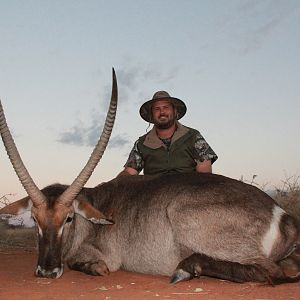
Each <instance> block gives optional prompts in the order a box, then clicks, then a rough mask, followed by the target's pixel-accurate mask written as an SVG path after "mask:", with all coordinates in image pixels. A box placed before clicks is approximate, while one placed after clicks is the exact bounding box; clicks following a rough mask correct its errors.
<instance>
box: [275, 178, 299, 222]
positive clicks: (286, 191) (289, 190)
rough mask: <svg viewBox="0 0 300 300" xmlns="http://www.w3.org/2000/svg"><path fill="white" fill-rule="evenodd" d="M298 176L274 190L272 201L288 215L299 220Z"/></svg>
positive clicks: (286, 180)
mask: <svg viewBox="0 0 300 300" xmlns="http://www.w3.org/2000/svg"><path fill="white" fill-rule="evenodd" d="M299 181H300V176H299V175H298V176H291V177H288V178H286V179H285V180H283V181H282V187H280V188H276V190H275V195H274V196H273V198H274V200H275V201H276V202H277V203H278V204H279V205H280V206H281V207H282V208H283V209H285V210H286V211H287V212H288V213H290V214H291V215H294V216H295V217H297V218H298V219H299V220H300V182H299Z"/></svg>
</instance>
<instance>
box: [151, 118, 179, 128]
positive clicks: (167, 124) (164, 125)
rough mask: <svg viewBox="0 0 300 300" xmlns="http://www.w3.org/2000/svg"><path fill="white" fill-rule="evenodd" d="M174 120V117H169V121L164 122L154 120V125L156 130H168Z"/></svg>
mask: <svg viewBox="0 0 300 300" xmlns="http://www.w3.org/2000/svg"><path fill="white" fill-rule="evenodd" d="M175 121H176V118H175V116H173V117H171V118H170V119H166V120H164V121H160V120H156V121H155V123H154V125H155V126H156V127H157V128H158V129H169V128H170V127H172V126H173V125H174V124H175Z"/></svg>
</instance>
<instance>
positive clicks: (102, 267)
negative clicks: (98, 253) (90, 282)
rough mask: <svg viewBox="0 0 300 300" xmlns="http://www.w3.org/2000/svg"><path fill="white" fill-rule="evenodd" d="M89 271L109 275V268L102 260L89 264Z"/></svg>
mask: <svg viewBox="0 0 300 300" xmlns="http://www.w3.org/2000/svg"><path fill="white" fill-rule="evenodd" d="M91 272H92V273H93V274H97V275H102V276H105V275H109V269H108V267H107V265H106V263H105V262H104V261H103V260H99V261H97V262H95V263H93V264H91Z"/></svg>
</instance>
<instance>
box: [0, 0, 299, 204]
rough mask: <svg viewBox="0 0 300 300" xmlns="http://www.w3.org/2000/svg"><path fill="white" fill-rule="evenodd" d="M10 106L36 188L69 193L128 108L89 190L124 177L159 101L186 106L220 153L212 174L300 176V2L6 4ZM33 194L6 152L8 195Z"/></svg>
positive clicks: (31, 0) (192, 123)
mask: <svg viewBox="0 0 300 300" xmlns="http://www.w3.org/2000/svg"><path fill="white" fill-rule="evenodd" d="M0 44H1V46H0V99H1V101H2V105H3V107H4V110H5V114H6V119H7V123H8V125H9V127H10V129H11V131H12V134H13V136H14V139H15V143H16V144H17V147H18V150H19V152H20V154H21V157H22V159H23V162H24V164H25V165H26V167H27V169H28V170H29V172H30V174H31V176H32V178H33V179H34V181H35V183H36V184H37V185H38V186H39V187H40V188H43V187H45V186H47V185H49V184H52V183H56V182H59V183H64V184H70V183H71V182H72V181H73V180H74V179H75V177H76V176H77V175H78V174H79V172H80V171H81V169H82V168H83V166H84V165H85V163H86V161H87V159H88V157H89V155H90V153H91V152H92V150H93V146H94V145H95V143H96V141H97V137H98V136H99V135H100V132H101V129H102V125H103V122H104V118H105V114H106V110H107V108H108V103H109V99H110V91H111V77H112V75H111V69H112V67H114V68H115V70H116V74H117V78H118V85H119V106H118V112H117V119H116V123H115V126H114V129H113V134H112V137H111V140H110V143H109V146H108V148H107V149H106V152H105V154H104V156H103V158H102V160H101V162H100V163H99V165H98V166H97V168H96V170H95V171H94V173H93V175H92V176H91V178H90V180H89V181H88V183H87V184H86V186H89V187H92V186H95V185H97V184H99V183H101V182H104V181H108V180H111V179H113V178H114V177H115V176H116V175H117V174H118V173H119V172H120V171H121V170H122V169H123V165H124V164H125V162H126V160H127V157H128V154H129V152H130V150H131V148H132V146H133V143H134V141H135V140H136V139H137V138H138V137H139V136H142V135H144V134H145V133H146V130H147V127H148V124H147V123H146V122H145V121H143V120H142V119H141V117H140V116H139V108H140V106H141V104H143V103H144V102H145V101H146V100H149V99H151V98H152V96H153V94H154V92H156V91H158V90H166V91H168V92H169V93H170V95H171V96H174V97H177V98H180V99H182V100H183V101H184V102H185V103H186V105H187V114H186V115H185V116H184V117H183V118H182V119H181V123H182V124H184V125H186V126H189V127H193V128H196V129H198V130H199V131H200V132H201V134H202V135H203V136H204V138H205V139H206V140H207V142H208V143H209V144H210V146H211V147H212V148H213V149H214V151H215V152H216V153H217V155H218V157H219V158H218V160H217V161H216V162H215V163H214V165H213V172H214V173H217V174H222V175H225V176H228V177H232V178H235V179H241V178H243V180H244V181H246V182H250V181H252V178H253V175H257V176H256V177H255V182H256V183H257V184H259V185H261V186H266V185H268V186H270V187H274V186H277V187H278V186H280V185H281V184H282V182H283V181H284V180H285V179H286V178H289V177H290V176H294V175H297V174H298V175H299V174H300V155H299V149H300V138H299V128H300V104H299V100H300V99H299V98H300V97H299V96H300V59H299V53H300V2H299V1H298V0H272V1H271V0H251V1H248V0H231V1H225V0H218V1H216V0H186V1H183V0H182V1H179V0H160V1H158V0H152V1H146V0H139V1H137V0H136V1H133V0H132V1H129V0H127V1H124V0H122V1H121V0H119V1H117V0H111V1H101V0H97V1H93V0H82V1H75V0H73V1H67V0H61V1H55V0H53V1H35V0H27V1H21V0H18V1H16V0H3V1H1V2H0ZM2 195H8V196H9V197H10V199H12V200H17V199H20V198H21V197H24V196H26V193H25V191H24V190H23V188H22V186H21V184H20V182H19V180H18V178H17V176H16V174H15V173H14V171H13V168H12V166H11V164H10V162H9V160H8V157H7V155H6V153H5V149H4V147H3V145H2V143H0V197H1V196H2Z"/></svg>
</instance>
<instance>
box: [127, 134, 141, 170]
mask: <svg viewBox="0 0 300 300" xmlns="http://www.w3.org/2000/svg"><path fill="white" fill-rule="evenodd" d="M138 142H139V140H137V141H136V142H135V143H134V145H133V148H132V150H131V151H130V153H129V157H128V159H127V162H126V163H125V165H124V167H125V168H126V167H130V168H133V169H135V170H137V171H138V172H139V173H140V172H141V171H142V170H143V168H144V161H143V158H142V155H141V153H140V151H139V149H138Z"/></svg>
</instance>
